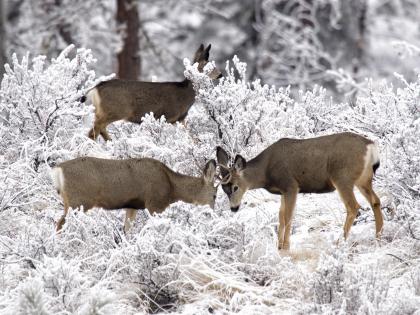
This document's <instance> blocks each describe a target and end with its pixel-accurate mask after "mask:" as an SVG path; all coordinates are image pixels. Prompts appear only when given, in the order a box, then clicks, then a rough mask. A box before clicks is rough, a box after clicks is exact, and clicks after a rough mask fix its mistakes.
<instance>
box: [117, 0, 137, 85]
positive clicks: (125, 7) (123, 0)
mask: <svg viewBox="0 0 420 315" xmlns="http://www.w3.org/2000/svg"><path fill="white" fill-rule="evenodd" d="M117 22H118V23H119V24H123V25H125V34H124V38H123V41H124V44H123V48H122V50H121V52H119V53H118V77H119V78H121V79H128V80H137V79H138V78H139V75H140V67H141V63H140V55H139V50H140V42H139V29H140V19H139V13H138V10H137V1H135V0H117Z"/></svg>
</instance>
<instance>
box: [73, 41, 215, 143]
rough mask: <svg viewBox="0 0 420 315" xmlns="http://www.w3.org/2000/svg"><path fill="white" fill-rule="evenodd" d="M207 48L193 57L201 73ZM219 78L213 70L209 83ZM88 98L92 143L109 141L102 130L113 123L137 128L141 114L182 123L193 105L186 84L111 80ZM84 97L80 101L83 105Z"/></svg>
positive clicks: (106, 134)
mask: <svg viewBox="0 0 420 315" xmlns="http://www.w3.org/2000/svg"><path fill="white" fill-rule="evenodd" d="M210 48H211V45H208V46H207V48H204V45H203V44H201V45H200V47H199V48H198V50H197V51H196V53H195V55H194V59H193V61H194V63H198V70H199V71H200V72H202V71H203V69H204V67H205V65H206V64H207V63H208V61H209V54H210ZM221 76H222V74H221V72H220V71H219V70H217V69H216V68H214V69H213V70H212V71H211V72H210V73H209V77H210V78H211V79H213V80H215V79H218V78H220V77H221ZM88 96H89V97H90V99H91V100H92V104H93V106H94V107H95V123H94V125H93V128H92V129H91V130H90V131H89V138H91V139H93V140H96V138H97V137H98V136H99V135H101V136H102V137H103V138H104V139H105V140H106V141H108V140H111V137H110V136H109V134H108V132H107V131H106V127H107V126H108V125H109V124H110V123H112V122H114V121H117V120H125V121H129V122H132V123H137V124H141V119H142V117H143V116H144V115H145V114H148V113H150V112H153V114H154V116H155V117H156V118H160V117H161V116H165V117H166V121H167V122H169V123H175V122H177V121H183V120H184V119H185V117H186V116H187V114H188V111H189V109H190V108H191V106H192V105H193V103H194V101H195V92H194V88H193V84H192V82H191V81H190V80H188V79H185V80H183V81H181V82H142V81H128V80H121V79H114V80H110V81H104V82H101V83H99V84H98V85H97V86H96V87H95V88H93V89H92V90H90V91H89V93H88ZM85 99H86V97H82V99H81V101H82V102H84V101H85Z"/></svg>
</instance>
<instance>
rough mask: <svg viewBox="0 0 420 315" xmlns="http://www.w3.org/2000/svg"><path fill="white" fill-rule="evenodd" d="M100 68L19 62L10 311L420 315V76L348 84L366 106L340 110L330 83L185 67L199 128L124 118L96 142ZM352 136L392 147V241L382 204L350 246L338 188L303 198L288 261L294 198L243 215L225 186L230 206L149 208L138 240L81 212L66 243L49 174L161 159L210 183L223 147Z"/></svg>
mask: <svg viewBox="0 0 420 315" xmlns="http://www.w3.org/2000/svg"><path fill="white" fill-rule="evenodd" d="M399 47H400V49H403V50H404V51H405V50H406V49H409V47H408V46H406V45H405V46H404V45H402V46H399ZM412 51H413V48H411V50H410V51H408V53H410V52H412ZM414 51H415V50H414ZM94 62H95V59H94V57H93V56H92V54H91V52H90V51H89V50H86V49H78V50H75V49H74V48H73V47H72V46H70V47H69V48H67V49H66V50H65V51H63V52H62V53H61V54H60V56H59V57H58V58H56V59H52V60H51V61H50V60H46V58H45V57H42V56H39V57H35V58H32V57H29V56H25V57H23V58H22V59H21V60H19V59H18V58H17V57H14V58H13V62H12V63H11V64H10V66H7V67H6V74H5V77H4V79H3V81H2V84H1V90H0V107H1V124H0V128H1V129H0V137H1V142H0V143H1V145H0V163H1V170H2V171H1V173H0V269H1V272H0V314H115V315H116V314H134V313H136V314H142V313H148V312H162V313H171V314H209V313H218V314H225V313H227V312H228V313H238V314H273V313H274V314H279V313H281V312H290V313H297V314H308V313H314V314H320V313H324V314H413V313H415V312H417V313H416V314H418V312H419V311H418V310H419V309H420V195H419V190H420V166H419V165H420V164H419V162H420V155H419V152H420V141H419V135H420V111H419V101H420V76H417V79H416V80H414V81H412V82H407V81H406V80H405V79H404V77H402V76H398V75H397V76H396V78H397V79H398V81H399V82H400V83H399V85H398V86H392V85H391V84H389V83H387V82H385V81H380V82H376V81H367V83H366V84H365V85H363V86H358V85H355V84H353V85H352V82H351V80H350V81H349V80H347V79H346V77H345V75H344V74H341V75H340V73H336V77H337V78H338V80H340V83H341V84H342V85H343V87H344V86H347V87H348V86H350V88H352V89H354V88H357V90H358V97H357V99H356V100H355V102H352V103H341V104H336V103H334V102H332V101H331V100H330V99H329V98H328V97H327V96H326V95H327V92H326V90H325V89H324V88H322V87H315V88H314V89H313V90H310V91H301V92H300V93H299V95H298V97H296V98H294V97H292V96H291V95H290V94H289V90H288V89H287V88H278V87H274V86H267V85H262V84H261V83H260V81H258V80H256V81H253V82H248V81H247V79H246V77H247V76H246V66H247V65H246V64H245V63H242V62H240V61H239V60H238V59H237V58H233V60H232V61H230V62H228V63H227V64H226V71H225V77H224V78H223V79H222V80H220V82H219V83H218V84H217V85H216V84H215V83H213V82H212V81H210V79H208V77H206V76H205V74H203V73H199V72H198V71H197V68H196V66H194V65H191V63H190V61H189V60H187V59H186V60H184V65H185V75H186V76H187V77H188V78H190V79H192V80H193V81H194V85H195V88H196V90H197V92H198V95H197V102H196V104H195V105H194V106H193V108H192V110H191V111H190V113H189V115H188V117H187V120H186V123H185V125H183V124H176V125H171V124H168V123H166V122H165V120H164V118H162V119H160V120H155V119H154V118H153V116H152V115H148V116H146V117H145V118H144V121H143V123H142V124H141V125H133V124H128V123H115V124H114V125H113V127H111V128H110V130H111V133H112V134H111V136H112V138H113V139H114V140H113V141H111V142H108V143H105V142H103V141H102V140H100V141H98V142H96V143H95V142H93V141H92V140H90V139H88V138H87V136H86V135H87V132H88V130H89V127H90V126H91V123H92V119H93V108H92V106H86V105H85V104H81V103H79V101H78V100H79V98H80V97H81V96H82V95H84V94H85V93H86V91H87V89H89V88H90V87H92V86H94V85H95V84H96V83H97V82H99V81H100V80H104V79H106V78H97V77H96V75H95V72H94V71H92V67H93V64H94ZM210 70H211V65H209V66H208V67H207V69H206V71H210ZM338 131H354V132H357V133H360V134H363V135H366V136H367V137H369V138H371V139H372V140H375V141H377V142H378V143H379V145H380V149H381V167H380V168H379V170H378V172H377V176H376V177H375V181H374V187H375V189H376V190H377V192H378V195H379V196H380V199H381V203H382V206H383V212H384V215H385V224H384V232H383V237H382V240H381V241H380V242H376V241H375V240H374V219H373V213H372V211H371V210H370V209H369V210H367V211H363V212H362V214H361V216H360V217H359V218H358V220H357V224H356V225H355V226H353V228H352V230H351V232H350V238H349V240H348V241H347V242H344V241H343V240H342V239H341V240H340V242H339V243H338V245H337V243H336V241H337V239H339V238H340V237H341V235H342V226H343V222H344V216H345V211H344V206H343V205H342V203H341V202H340V201H339V199H338V196H337V194H336V193H333V194H324V195H299V197H298V204H297V207H296V210H295V219H294V221H293V232H292V236H291V251H290V252H279V251H278V250H277V222H278V208H279V197H278V196H274V195H270V194H268V193H265V192H263V191H253V192H248V193H247V194H246V195H245V200H244V203H243V206H242V208H241V210H240V211H239V212H238V213H236V214H233V213H231V212H230V210H229V208H228V201H227V199H226V197H225V195H224V194H223V192H222V190H220V191H219V193H218V197H217V202H216V209H215V210H212V209H210V208H209V207H207V206H193V205H188V204H184V203H182V202H179V203H176V204H174V205H172V206H171V207H169V208H168V209H167V210H166V211H165V212H164V213H162V214H160V215H154V216H150V215H149V214H148V213H147V211H144V212H141V213H140V214H139V215H138V217H137V220H136V222H135V224H134V227H133V228H132V230H130V232H129V233H128V234H127V235H124V233H123V232H122V220H123V213H122V211H104V210H101V209H93V210H91V211H89V212H87V213H83V212H81V211H76V210H74V211H71V212H70V214H69V216H68V219H67V221H66V224H65V226H64V228H63V231H62V233H61V234H59V235H57V234H56V233H55V222H57V220H58V218H59V217H60V216H61V214H62V210H63V206H62V203H61V200H60V198H59V197H58V195H57V193H56V192H55V191H54V189H53V187H52V184H51V181H50V179H49V175H48V172H49V170H50V168H51V166H53V165H54V164H56V163H59V162H61V161H64V160H67V159H70V158H74V157H77V156H85V155H90V156H98V157H108V158H125V157H146V156H147V157H153V158H156V159H159V160H161V161H163V162H165V163H166V164H167V165H168V166H170V167H171V168H172V169H174V170H176V171H179V172H182V173H185V174H190V175H198V174H199V173H200V169H201V168H202V166H203V165H204V163H205V161H206V160H208V159H210V158H214V156H215V147H216V146H217V145H223V146H224V147H225V148H226V149H227V150H228V152H229V153H231V154H236V153H240V154H242V155H243V156H244V157H245V158H247V159H249V158H252V157H254V156H255V155H256V154H257V153H259V152H260V151H261V150H262V149H263V148H265V147H266V146H268V145H269V144H271V143H273V142H274V141H276V140H277V139H279V138H281V137H297V138H304V137H312V136H317V135H323V134H330V133H332V132H338ZM357 197H358V199H359V200H360V201H361V202H362V203H363V205H365V206H367V204H366V203H364V201H363V199H362V198H361V196H360V195H358V196H357Z"/></svg>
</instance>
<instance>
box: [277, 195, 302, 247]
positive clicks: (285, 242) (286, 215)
mask: <svg viewBox="0 0 420 315" xmlns="http://www.w3.org/2000/svg"><path fill="white" fill-rule="evenodd" d="M297 193H298V191H297V190H293V191H289V192H287V193H285V194H284V195H283V196H282V199H281V201H282V205H281V209H280V212H283V215H280V226H281V225H282V221H283V230H284V235H283V239H282V242H280V238H281V235H280V232H282V229H281V228H280V229H279V249H284V250H288V249H289V248H290V241H289V238H290V230H291V227H292V218H293V210H294V209H295V205H296V198H297ZM281 210H283V211H281Z"/></svg>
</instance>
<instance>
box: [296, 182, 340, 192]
mask: <svg viewBox="0 0 420 315" xmlns="http://www.w3.org/2000/svg"><path fill="white" fill-rule="evenodd" d="M334 190H335V187H334V186H333V184H332V183H331V182H330V181H322V182H319V183H316V182H312V183H303V184H301V185H299V192H300V193H314V194H323V193H329V192H332V191H334Z"/></svg>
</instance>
